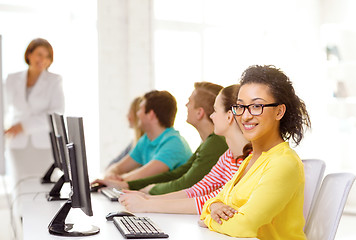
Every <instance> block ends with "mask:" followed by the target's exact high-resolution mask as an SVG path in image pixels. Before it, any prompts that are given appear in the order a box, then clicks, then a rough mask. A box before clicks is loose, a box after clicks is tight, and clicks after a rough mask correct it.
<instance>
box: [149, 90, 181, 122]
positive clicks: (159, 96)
mask: <svg viewBox="0 0 356 240" xmlns="http://www.w3.org/2000/svg"><path fill="white" fill-rule="evenodd" d="M143 99H144V100H146V106H145V113H148V112H149V111H150V110H153V112H154V113H155V114H156V116H157V118H158V121H159V123H160V124H161V125H162V126H163V127H165V128H169V127H172V126H173V124H174V120H175V118H176V113H177V101H176V99H175V98H174V97H173V95H172V94H170V93H169V92H168V91H157V90H153V91H150V92H148V93H146V94H145V95H144V96H143Z"/></svg>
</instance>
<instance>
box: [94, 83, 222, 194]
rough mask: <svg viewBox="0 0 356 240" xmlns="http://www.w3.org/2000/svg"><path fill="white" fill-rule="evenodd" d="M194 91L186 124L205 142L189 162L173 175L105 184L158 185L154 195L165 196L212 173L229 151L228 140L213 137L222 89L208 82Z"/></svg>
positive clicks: (160, 175) (113, 181)
mask: <svg viewBox="0 0 356 240" xmlns="http://www.w3.org/2000/svg"><path fill="white" fill-rule="evenodd" d="M194 88H195V89H194V91H193V92H192V94H191V96H190V97H189V101H188V103H187V104H186V107H187V111H188V113H187V122H188V123H190V124H191V125H193V126H194V127H195V128H196V129H197V130H198V132H199V135H200V137H201V139H202V141H203V142H202V143H201V144H200V146H199V147H198V148H197V150H196V151H195V153H194V154H193V155H192V156H191V157H190V158H189V160H188V161H187V162H186V163H185V164H183V165H182V166H180V167H178V168H176V169H174V170H173V171H170V172H164V173H161V174H157V175H154V176H151V177H147V178H142V179H138V180H133V181H128V182H125V181H117V180H115V179H114V180H111V179H110V180H102V181H101V182H102V183H104V184H106V185H108V186H113V187H117V188H130V189H133V190H138V189H141V188H143V187H145V186H147V185H149V184H151V183H159V184H157V185H156V186H155V187H154V188H153V189H152V190H151V194H163V193H168V192H173V191H178V190H181V189H184V188H188V187H191V186H192V185H194V184H195V183H196V182H198V181H199V180H201V179H202V178H203V177H204V176H205V174H207V173H208V172H209V171H210V170H211V168H212V167H213V166H214V165H215V163H216V162H217V160H218V159H219V156H220V155H221V154H222V153H223V152H224V151H226V149H227V145H226V141H225V138H224V137H222V136H217V135H215V134H214V124H213V122H212V120H211V119H210V117H209V116H210V114H211V113H212V112H213V111H214V108H213V105H214V101H215V98H216V95H218V93H219V91H220V90H221V89H222V87H221V86H219V85H216V84H213V83H209V82H197V83H195V84H194ZM151 186H152V185H151ZM150 188H151V187H150Z"/></svg>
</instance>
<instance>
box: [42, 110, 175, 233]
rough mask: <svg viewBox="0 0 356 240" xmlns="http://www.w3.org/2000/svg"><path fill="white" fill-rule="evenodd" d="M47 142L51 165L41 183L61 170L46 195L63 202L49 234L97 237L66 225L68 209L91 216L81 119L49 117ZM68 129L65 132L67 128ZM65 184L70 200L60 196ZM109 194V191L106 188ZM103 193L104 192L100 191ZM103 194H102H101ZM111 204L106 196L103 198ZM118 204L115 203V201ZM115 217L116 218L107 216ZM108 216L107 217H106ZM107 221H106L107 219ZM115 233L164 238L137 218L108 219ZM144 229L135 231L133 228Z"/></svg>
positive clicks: (92, 229)
mask: <svg viewBox="0 0 356 240" xmlns="http://www.w3.org/2000/svg"><path fill="white" fill-rule="evenodd" d="M48 117H49V123H50V127H51V129H50V139H51V146H52V153H53V159H54V161H53V164H52V166H51V167H50V168H49V169H48V171H47V172H46V173H45V175H44V176H43V177H42V179H41V182H42V183H53V182H52V181H51V176H52V174H53V172H54V170H55V169H56V168H57V169H59V170H61V172H62V176H61V177H60V178H59V179H58V181H56V182H55V184H54V186H53V187H52V189H51V191H50V192H49V193H48V196H47V199H48V201H54V200H66V202H65V204H64V205H63V206H62V207H61V208H60V209H59V211H58V212H57V214H56V215H55V216H54V218H53V219H52V221H51V223H50V224H49V226H48V230H49V232H50V233H51V234H54V235H59V236H87V235H94V234H97V233H99V231H100V230H99V228H98V227H96V226H91V225H90V226H85V228H83V226H82V225H80V228H77V227H76V225H75V224H71V223H66V218H67V215H68V213H69V211H70V209H71V208H80V209H81V210H82V211H83V212H84V213H85V214H86V215H88V216H93V211H92V206H91V195H90V192H91V189H90V183H89V177H88V167H87V159H86V149H85V138H84V127H83V119H82V118H81V117H67V118H66V119H67V124H65V122H64V117H63V115H59V114H56V113H53V114H50V115H49V116H48ZM66 125H67V128H66ZM65 183H69V185H70V188H71V192H70V194H69V196H67V197H63V196H61V189H62V186H63V185H64V184H65ZM107 189H108V191H109V192H110V191H112V189H110V188H107ZM102 190H104V189H102ZM104 192H105V191H103V193H104ZM106 196H107V197H109V198H110V199H111V200H114V198H111V196H110V195H109V194H106ZM116 200H117V199H116ZM109 215H110V216H115V214H109ZM109 215H108V216H109ZM107 219H108V218H107ZM110 220H113V222H114V224H115V226H116V227H117V228H118V230H119V231H120V232H121V233H122V234H123V236H124V237H126V238H142V237H144V238H167V237H168V235H167V234H165V233H164V232H162V231H161V230H160V229H159V228H158V227H157V225H156V224H154V223H153V222H152V221H151V220H150V219H149V218H147V217H136V216H135V215H133V214H132V215H131V214H127V215H126V216H125V215H122V216H115V217H113V218H111V219H110ZM143 225H145V226H147V227H145V228H141V227H139V228H137V227H136V226H143Z"/></svg>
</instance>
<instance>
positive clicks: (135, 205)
mask: <svg viewBox="0 0 356 240" xmlns="http://www.w3.org/2000/svg"><path fill="white" fill-rule="evenodd" d="M119 201H120V203H121V205H123V206H124V207H125V208H126V209H127V210H128V211H130V212H146V211H147V207H148V205H147V199H145V198H144V197H142V196H141V195H140V194H135V193H125V194H123V195H121V196H120V199H119Z"/></svg>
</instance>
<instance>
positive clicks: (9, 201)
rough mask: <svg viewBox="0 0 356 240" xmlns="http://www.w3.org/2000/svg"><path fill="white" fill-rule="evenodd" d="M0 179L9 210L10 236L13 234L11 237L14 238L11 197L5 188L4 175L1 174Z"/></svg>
mask: <svg viewBox="0 0 356 240" xmlns="http://www.w3.org/2000/svg"><path fill="white" fill-rule="evenodd" d="M1 180H2V184H3V187H4V190H5V197H6V202H7V207H8V210H9V212H10V225H11V229H12V236H13V239H16V231H15V228H14V226H13V214H12V205H11V199H10V194H9V191H8V189H7V185H6V181H5V176H3V175H1Z"/></svg>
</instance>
